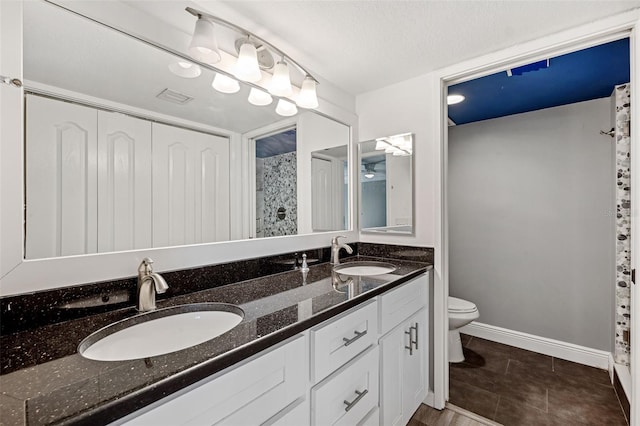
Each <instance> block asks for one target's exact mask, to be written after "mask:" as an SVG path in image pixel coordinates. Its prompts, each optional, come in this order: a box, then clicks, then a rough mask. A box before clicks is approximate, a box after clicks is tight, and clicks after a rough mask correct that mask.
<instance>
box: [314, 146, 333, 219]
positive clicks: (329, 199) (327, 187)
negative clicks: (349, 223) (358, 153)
mask: <svg viewBox="0 0 640 426" xmlns="http://www.w3.org/2000/svg"><path fill="white" fill-rule="evenodd" d="M332 170H333V168H332V165H331V161H328V160H325V159H322V158H311V185H312V186H311V210H312V216H311V219H312V227H313V231H314V232H317V231H331V230H333V229H335V227H334V225H333V216H334V214H333V211H334V209H335V206H334V195H333V179H332V177H333V174H332Z"/></svg>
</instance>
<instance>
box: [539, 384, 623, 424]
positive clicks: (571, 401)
mask: <svg viewBox="0 0 640 426" xmlns="http://www.w3.org/2000/svg"><path fill="white" fill-rule="evenodd" d="M549 413H550V414H553V415H554V416H556V417H558V418H561V419H565V420H566V421H568V422H569V421H573V422H577V423H578V424H585V425H593V426H600V425H608V426H615V425H620V426H624V425H626V424H627V421H626V419H625V417H624V414H623V412H622V408H621V407H620V404H619V402H618V398H617V397H616V395H615V391H614V390H613V388H608V387H605V386H598V385H592V386H584V387H575V386H567V387H564V388H562V387H560V386H554V387H551V388H549Z"/></svg>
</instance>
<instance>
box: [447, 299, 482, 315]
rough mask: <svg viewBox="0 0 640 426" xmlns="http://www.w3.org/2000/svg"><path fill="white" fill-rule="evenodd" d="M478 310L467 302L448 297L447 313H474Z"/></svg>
mask: <svg viewBox="0 0 640 426" xmlns="http://www.w3.org/2000/svg"><path fill="white" fill-rule="evenodd" d="M477 310H478V308H477V307H476V305H474V304H473V303H471V302H469V301H468V300H464V299H458V298H457V297H452V296H449V312H475V311H477Z"/></svg>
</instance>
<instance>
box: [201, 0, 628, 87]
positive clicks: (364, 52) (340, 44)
mask: <svg viewBox="0 0 640 426" xmlns="http://www.w3.org/2000/svg"><path fill="white" fill-rule="evenodd" d="M197 3H198V5H201V6H205V7H206V8H207V9H208V10H210V11H211V12H212V13H216V12H217V13H220V14H222V15H224V17H226V19H230V20H233V22H236V23H238V24H241V25H243V26H245V27H246V28H248V29H250V30H252V31H254V32H255V33H257V34H258V35H260V36H262V37H264V38H265V39H267V40H268V41H270V42H271V43H273V44H276V45H277V46H278V47H280V48H281V49H283V50H285V51H286V52H287V53H289V54H290V55H291V56H293V57H294V58H296V59H297V60H299V61H300V62H301V63H303V64H304V65H305V66H307V67H308V68H309V69H310V70H311V71H312V72H315V73H316V74H317V75H318V76H319V77H320V78H322V79H326V80H328V81H330V82H331V83H333V84H335V85H336V86H337V87H339V88H341V89H342V90H344V91H345V92H347V93H350V94H353V95H357V94H360V93H363V92H367V91H370V90H374V89H378V88H381V87H384V86H387V85H389V84H393V83H396V82H399V81H402V80H406V79H408V78H412V77H415V76H418V75H420V74H424V73H426V72H429V71H432V70H435V69H438V68H442V67H445V66H448V65H452V64H455V63H458V62H460V61H463V60H466V59H470V58H473V57H477V56H480V55H483V54H486V53H489V52H492V51H496V50H499V49H503V48H506V47H509V46H512V45H516V44H519V43H522V42H525V41H528V40H532V39H535V38H538V37H540V36H544V35H548V34H552V33H555V32H558V31H561V30H563V29H567V28H570V27H573V26H577V25H580V24H584V23H588V22H591V21H594V20H598V19H601V18H604V17H606V16H609V15H612V14H616V13H619V12H622V11H625V10H629V9H633V8H636V7H640V1H637V0H636V1H513V0H509V1H506V0H505V1H425V0H423V1H403V0H395V1H391V0H389V1H376V0H348V1H322V0H296V1H286V0H260V1H226V2H217V1H197ZM319 90H320V89H319Z"/></svg>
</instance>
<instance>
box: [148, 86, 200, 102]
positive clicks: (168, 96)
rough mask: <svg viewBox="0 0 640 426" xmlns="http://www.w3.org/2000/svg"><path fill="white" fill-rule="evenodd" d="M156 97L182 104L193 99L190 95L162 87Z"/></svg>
mask: <svg viewBox="0 0 640 426" xmlns="http://www.w3.org/2000/svg"><path fill="white" fill-rule="evenodd" d="M156 98H158V99H162V100H163V101H168V102H172V103H174V104H178V105H184V104H186V103H187V102H190V101H192V100H193V98H192V97H191V96H187V95H185V94H184V93H180V92H176V91H175V90H171V89H164V90H163V91H162V92H160V93H158V95H157V96H156Z"/></svg>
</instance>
